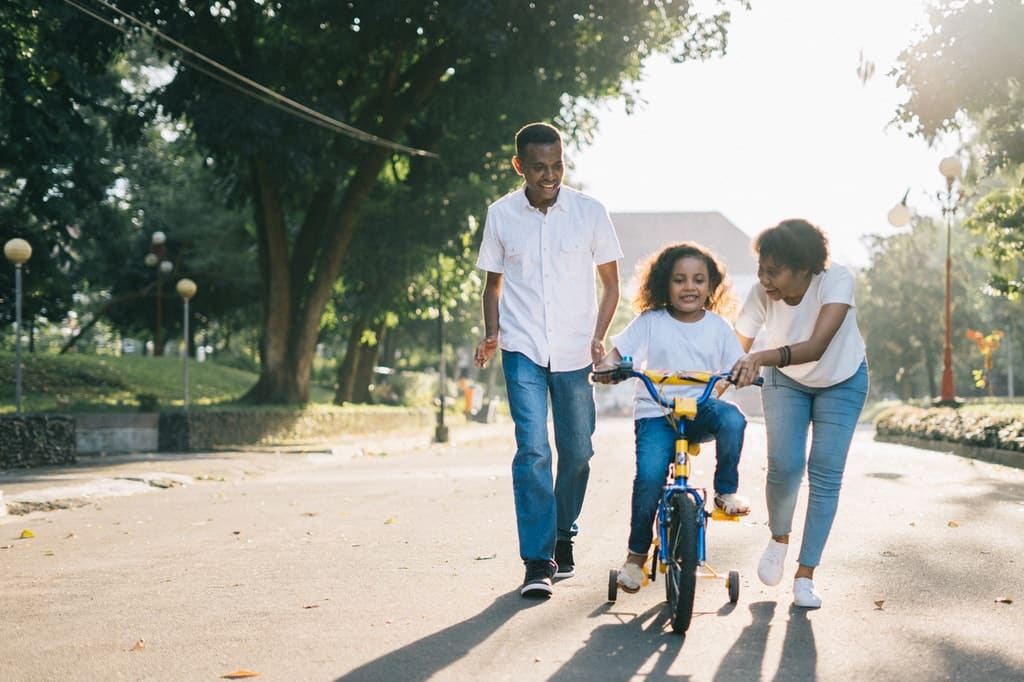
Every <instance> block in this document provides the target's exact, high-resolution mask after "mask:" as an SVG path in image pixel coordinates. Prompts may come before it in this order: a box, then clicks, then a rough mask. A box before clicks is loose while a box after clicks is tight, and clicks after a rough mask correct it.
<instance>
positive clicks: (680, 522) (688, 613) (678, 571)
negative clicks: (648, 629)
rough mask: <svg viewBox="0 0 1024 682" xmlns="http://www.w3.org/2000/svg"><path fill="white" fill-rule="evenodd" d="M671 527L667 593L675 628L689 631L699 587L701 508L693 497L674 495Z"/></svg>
mask: <svg viewBox="0 0 1024 682" xmlns="http://www.w3.org/2000/svg"><path fill="white" fill-rule="evenodd" d="M671 514H672V518H671V519H670V520H669V527H668V550H669V551H668V566H667V567H666V569H667V570H666V576H665V578H666V580H665V595H666V597H667V598H668V607H669V611H670V612H671V615H672V630H673V631H674V632H680V633H681V632H686V630H687V628H689V627H690V620H691V618H692V617H693V595H694V592H695V591H696V589H697V530H698V527H699V525H700V516H699V514H700V509H698V508H697V503H696V502H694V500H693V497H691V496H690V495H686V494H685V493H680V494H678V495H675V496H674V497H673V498H672V503H671Z"/></svg>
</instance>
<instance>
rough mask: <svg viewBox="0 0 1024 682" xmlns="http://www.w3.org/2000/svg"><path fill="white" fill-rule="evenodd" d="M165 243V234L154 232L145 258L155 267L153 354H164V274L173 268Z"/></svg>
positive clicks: (147, 262)
mask: <svg viewBox="0 0 1024 682" xmlns="http://www.w3.org/2000/svg"><path fill="white" fill-rule="evenodd" d="M166 244H167V235H166V234H164V233H163V232H160V231H159V230H158V231H156V232H154V233H153V237H152V240H151V241H150V244H149V253H147V254H146V258H145V263H146V265H148V266H149V267H151V268H156V329H155V334H154V335H153V355H163V354H164V339H163V306H164V275H169V274H171V271H173V270H174V263H173V262H171V261H170V260H169V259H168V258H167V246H166Z"/></svg>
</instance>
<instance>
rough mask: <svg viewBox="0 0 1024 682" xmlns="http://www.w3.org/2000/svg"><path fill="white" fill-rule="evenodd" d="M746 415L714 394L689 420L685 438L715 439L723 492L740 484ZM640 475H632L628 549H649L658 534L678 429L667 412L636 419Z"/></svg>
mask: <svg viewBox="0 0 1024 682" xmlns="http://www.w3.org/2000/svg"><path fill="white" fill-rule="evenodd" d="M746 428H747V420H746V418H745V417H744V416H743V413H742V412H741V411H740V409H739V408H738V407H736V406H735V405H733V404H732V403H729V402H725V401H724V400H716V399H714V398H712V399H710V400H708V401H707V402H706V403H704V404H703V405H701V407H700V411H699V412H698V413H697V416H696V417H694V418H693V419H692V420H691V421H688V422H687V423H686V439H687V440H688V441H690V442H693V443H703V442H706V441H709V440H712V439H714V440H715V457H716V463H715V479H714V482H715V492H716V493H721V494H723V495H726V494H729V493H735V492H736V491H737V490H738V489H739V483H740V479H739V463H740V453H741V452H742V450H743V434H744V431H745V430H746ZM633 431H634V433H635V434H636V477H635V478H634V479H633V512H632V517H631V519H630V524H629V543H628V546H629V551H630V552H633V553H634V554H647V550H648V549H650V547H651V542H653V540H654V530H653V526H654V517H655V516H656V515H657V513H658V502H659V501H660V500H661V494H662V490H663V489H664V487H665V480H666V478H667V476H668V465H669V463H670V462H671V461H672V459H673V457H674V456H675V452H676V434H677V432H676V429H675V427H674V426H672V424H670V423H669V421H668V420H667V419H665V418H664V417H648V418H645V419H637V420H636V422H635V423H634V425H633Z"/></svg>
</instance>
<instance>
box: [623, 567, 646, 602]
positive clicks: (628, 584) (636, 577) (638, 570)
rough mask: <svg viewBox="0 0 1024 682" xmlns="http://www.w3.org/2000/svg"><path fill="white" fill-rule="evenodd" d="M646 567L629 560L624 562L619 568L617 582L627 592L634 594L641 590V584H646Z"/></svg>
mask: <svg viewBox="0 0 1024 682" xmlns="http://www.w3.org/2000/svg"><path fill="white" fill-rule="evenodd" d="M644 577H645V576H644V569H643V568H642V567H640V566H637V565H636V564H634V563H632V562H629V561H627V562H626V563H624V564H622V568H620V569H619V577H618V578H617V579H616V582H618V583H619V587H621V588H622V589H623V590H625V591H626V592H629V593H630V594H633V593H634V592H637V591H639V590H640V586H641V585H643V584H644Z"/></svg>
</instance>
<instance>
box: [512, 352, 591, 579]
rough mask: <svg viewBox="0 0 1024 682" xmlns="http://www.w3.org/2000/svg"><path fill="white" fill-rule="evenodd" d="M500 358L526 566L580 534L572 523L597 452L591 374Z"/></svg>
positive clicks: (521, 550) (548, 557) (515, 357)
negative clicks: (551, 433)
mask: <svg viewBox="0 0 1024 682" xmlns="http://www.w3.org/2000/svg"><path fill="white" fill-rule="evenodd" d="M501 358H502V366H503V367H504V372H505V385H506V387H507V388H508V404H509V408H510V410H511V412H512V421H513V422H515V425H516V455H515V458H514V459H513V460H512V490H513V493H514V496H515V506H516V522H517V524H518V528H519V555H520V556H521V557H522V559H523V561H551V560H552V557H553V556H554V552H555V540H556V539H558V540H568V539H570V538H572V537H574V536H575V535H576V534H577V533H578V532H579V527H578V526H577V524H576V520H577V519H578V518H579V515H580V510H581V509H582V508H583V496H584V495H585V494H586V490H587V481H588V480H589V478H590V458H591V456H592V455H593V454H594V447H593V444H592V441H591V437H592V436H593V435H594V424H595V419H596V417H595V405H594V387H593V385H591V383H590V370H591V368H590V367H589V366H587V367H584V368H583V369H579V370H575V371H572V372H552V371H551V370H549V369H548V368H547V367H541V366H540V365H537V364H536V363H534V362H533V361H532V360H530V359H529V358H527V357H526V356H525V355H523V354H522V353H513V352H510V351H502V353H501ZM549 395H550V398H551V415H552V419H553V421H554V427H555V449H556V450H557V452H558V462H557V467H556V474H555V476H554V477H552V467H551V460H552V455H551V444H550V441H549V439H548V396H549Z"/></svg>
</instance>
